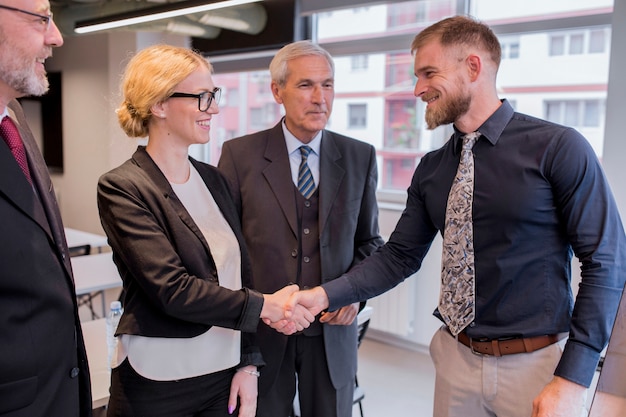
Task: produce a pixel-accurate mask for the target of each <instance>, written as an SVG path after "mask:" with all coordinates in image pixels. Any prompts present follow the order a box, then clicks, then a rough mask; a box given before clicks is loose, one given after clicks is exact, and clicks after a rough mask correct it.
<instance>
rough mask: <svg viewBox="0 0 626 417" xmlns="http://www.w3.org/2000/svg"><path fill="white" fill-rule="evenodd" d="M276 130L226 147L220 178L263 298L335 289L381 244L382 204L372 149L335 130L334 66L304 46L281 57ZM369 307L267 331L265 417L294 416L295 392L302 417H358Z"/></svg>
mask: <svg viewBox="0 0 626 417" xmlns="http://www.w3.org/2000/svg"><path fill="white" fill-rule="evenodd" d="M270 72H271V76H272V83H271V89H272V93H273V95H274V98H275V100H276V101H277V102H278V103H279V104H282V105H283V106H284V108H285V117H284V118H283V120H281V122H280V123H278V124H277V125H276V126H275V127H273V128H271V129H269V130H266V131H262V132H258V133H255V134H252V135H248V136H245V137H242V138H237V139H233V140H230V141H228V142H226V143H225V144H224V147H223V149H222V156H221V159H220V162H219V167H220V169H221V170H222V172H223V173H224V174H225V176H226V177H227V178H228V179H229V182H230V184H231V187H232V191H233V195H234V199H235V203H236V204H237V205H238V209H239V210H240V214H241V219H242V226H243V231H244V236H245V239H246V244H247V245H248V248H249V251H250V255H251V260H252V266H253V280H254V288H255V289H257V290H259V291H262V292H268V291H269V292H273V291H275V290H277V289H280V288H282V287H284V286H285V285H286V284H288V283H289V282H290V281H291V282H295V283H297V284H299V285H300V287H301V288H303V287H312V286H315V285H318V284H320V283H324V282H326V281H328V280H331V279H333V278H335V277H337V276H339V275H341V274H342V273H343V272H345V271H347V270H348V269H349V268H350V267H351V266H352V265H354V264H356V263H358V262H359V261H361V260H362V259H363V258H365V257H366V256H367V255H369V254H370V253H372V252H373V251H374V250H375V249H376V248H377V247H378V246H380V245H381V244H382V239H381V238H380V236H379V234H378V207H377V204H376V184H377V169H376V154H375V150H374V148H373V147H372V146H371V145H369V144H366V143H364V142H360V141H358V140H355V139H351V138H348V137H345V136H342V135H339V134H336V133H333V132H330V131H328V130H325V127H326V123H327V121H328V118H329V116H330V113H331V109H332V103H333V98H334V64H333V60H332V58H331V57H330V55H329V54H328V52H326V51H325V50H324V49H322V48H320V47H319V46H317V45H315V44H313V43H311V42H308V41H301V42H295V43H293V44H289V45H287V46H285V47H284V48H283V49H281V50H280V51H279V52H278V53H277V54H276V56H275V57H274V59H273V61H272V63H271V65H270ZM358 309H359V304H354V305H351V306H347V307H344V308H342V309H340V310H338V311H335V312H333V313H324V314H322V315H321V316H320V318H319V320H316V322H314V323H313V324H312V325H311V326H310V327H309V328H308V329H306V330H305V331H304V332H302V333H301V334H298V335H294V336H289V337H287V336H283V335H280V334H278V333H277V332H275V331H273V330H272V329H270V328H269V327H267V326H264V325H261V326H260V327H259V329H258V333H257V334H258V339H259V344H260V346H261V352H262V353H263V357H264V359H265V361H266V362H267V365H266V366H265V368H263V369H261V378H260V388H259V400H258V411H257V416H261V417H264V416H267V417H270V416H271V417H275V416H286V415H288V414H289V413H290V411H291V407H292V404H293V399H294V395H295V392H296V376H297V385H298V392H299V400H300V409H301V415H302V417H319V416H324V417H334V416H338V417H349V416H351V415H352V394H353V389H354V377H355V374H356V363H357V358H356V353H357V352H356V348H357V342H356V337H357V334H356V333H357V332H356V323H355V320H354V319H355V317H356V314H357V313H358Z"/></svg>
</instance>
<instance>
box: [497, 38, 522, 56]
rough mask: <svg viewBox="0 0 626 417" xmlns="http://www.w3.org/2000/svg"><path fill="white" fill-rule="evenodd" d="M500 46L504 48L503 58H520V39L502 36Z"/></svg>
mask: <svg viewBox="0 0 626 417" xmlns="http://www.w3.org/2000/svg"><path fill="white" fill-rule="evenodd" d="M500 48H501V49H502V59H517V58H519V39H518V38H516V39H512V38H501V39H500Z"/></svg>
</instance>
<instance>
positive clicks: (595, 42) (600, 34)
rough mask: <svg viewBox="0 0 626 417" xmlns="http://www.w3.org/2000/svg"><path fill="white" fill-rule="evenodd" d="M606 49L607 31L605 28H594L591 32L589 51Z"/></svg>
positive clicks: (600, 51)
mask: <svg viewBox="0 0 626 417" xmlns="http://www.w3.org/2000/svg"><path fill="white" fill-rule="evenodd" d="M605 51H606V32H605V30H604V29H600V30H592V31H591V32H590V33H589V53H590V54H597V53H603V52H605Z"/></svg>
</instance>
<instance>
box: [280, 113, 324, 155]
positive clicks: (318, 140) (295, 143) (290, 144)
mask: <svg viewBox="0 0 626 417" xmlns="http://www.w3.org/2000/svg"><path fill="white" fill-rule="evenodd" d="M281 125H282V128H283V134H284V135H285V143H286V144H287V153H289V154H290V155H291V154H292V153H293V152H295V151H297V150H298V149H299V148H300V146H302V145H304V144H303V143H302V142H300V140H298V138H296V137H295V136H294V135H293V134H292V133H291V132H290V131H289V129H287V126H286V125H285V120H284V119H283V122H282V123H281ZM322 132H323V131H322V130H320V131H319V132H317V135H315V137H314V138H313V140H312V141H311V142H309V143H307V144H306V145H307V146H309V147H310V148H311V149H313V152H315V154H316V155H319V154H320V148H321V146H322Z"/></svg>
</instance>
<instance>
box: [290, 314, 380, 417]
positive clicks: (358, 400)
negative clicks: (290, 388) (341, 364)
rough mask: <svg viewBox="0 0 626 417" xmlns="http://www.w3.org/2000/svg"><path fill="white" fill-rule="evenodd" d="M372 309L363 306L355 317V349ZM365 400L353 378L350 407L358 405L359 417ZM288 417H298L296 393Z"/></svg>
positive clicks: (361, 390)
mask: <svg viewBox="0 0 626 417" xmlns="http://www.w3.org/2000/svg"><path fill="white" fill-rule="evenodd" d="M373 310H374V308H373V307H370V306H365V308H363V310H361V311H359V314H358V315H357V329H358V330H357V331H358V333H357V348H358V347H360V346H361V342H362V341H363V337H364V336H365V332H367V329H368V327H369V325H370V319H371V317H372V311H373ZM364 398H365V391H364V390H363V388H361V387H360V386H359V379H358V378H357V376H356V375H355V376H354V394H353V396H352V405H354V404H358V405H359V411H360V413H361V417H363V404H362V401H363V399H364ZM290 417H300V402H299V400H298V393H297V392H296V398H295V399H294V402H293V408H292V412H291V416H290Z"/></svg>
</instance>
